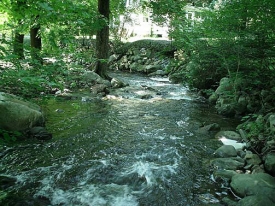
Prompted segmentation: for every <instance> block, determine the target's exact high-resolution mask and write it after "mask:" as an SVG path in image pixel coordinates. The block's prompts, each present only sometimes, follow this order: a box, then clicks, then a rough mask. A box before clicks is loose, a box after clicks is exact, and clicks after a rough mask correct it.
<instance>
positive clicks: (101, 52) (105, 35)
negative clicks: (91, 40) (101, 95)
mask: <svg viewBox="0 0 275 206" xmlns="http://www.w3.org/2000/svg"><path fill="white" fill-rule="evenodd" d="M98 11H99V14H100V15H102V18H104V19H105V20H106V21H107V22H104V25H103V27H102V28H101V29H100V30H99V31H97V34H96V57H97V64H96V68H95V72H96V73H97V74H99V75H100V76H101V77H102V78H104V79H108V80H110V79H111V78H110V77H109V76H108V74H107V69H108V58H109V25H108V24H109V14H110V0H98ZM102 21H103V20H102Z"/></svg>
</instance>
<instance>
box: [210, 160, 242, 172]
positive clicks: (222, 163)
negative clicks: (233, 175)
mask: <svg viewBox="0 0 275 206" xmlns="http://www.w3.org/2000/svg"><path fill="white" fill-rule="evenodd" d="M210 165H211V166H213V167H214V168H216V169H220V170H222V169H224V170H238V169H243V167H244V165H245V162H244V160H243V159H242V158H239V157H231V158H230V157H227V158H216V159H213V160H211V161H210Z"/></svg>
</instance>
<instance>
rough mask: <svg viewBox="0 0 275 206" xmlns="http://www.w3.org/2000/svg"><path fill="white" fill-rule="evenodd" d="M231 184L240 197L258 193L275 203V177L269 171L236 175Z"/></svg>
mask: <svg viewBox="0 0 275 206" xmlns="http://www.w3.org/2000/svg"><path fill="white" fill-rule="evenodd" d="M230 186H231V188H232V189H233V191H234V192H235V193H236V194H237V195H238V196H240V197H246V196H254V195H258V196H262V197H264V198H265V199H269V200H270V201H269V202H273V204H271V205H274V203H275V196H274V194H275V178H274V177H272V176H271V175H269V174H267V173H256V174H237V175H234V176H233V177H232V180H231V183H230ZM242 205H244V204H242ZM259 205H263V204H259ZM269 205H270V204H269Z"/></svg>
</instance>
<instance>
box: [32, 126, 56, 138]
mask: <svg viewBox="0 0 275 206" xmlns="http://www.w3.org/2000/svg"><path fill="white" fill-rule="evenodd" d="M29 133H30V136H31V137H33V138H36V139H38V140H49V139H52V134H51V133H49V132H48V131H47V130H46V128H45V127H33V128H31V129H30V132H29Z"/></svg>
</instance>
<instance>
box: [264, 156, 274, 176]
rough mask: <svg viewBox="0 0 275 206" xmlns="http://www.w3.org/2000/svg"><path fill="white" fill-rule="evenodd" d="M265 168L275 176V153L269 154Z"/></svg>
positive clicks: (265, 160) (266, 157)
mask: <svg viewBox="0 0 275 206" xmlns="http://www.w3.org/2000/svg"><path fill="white" fill-rule="evenodd" d="M264 167H265V169H266V171H267V172H269V173H270V174H272V175H275V153H274V152H271V153H269V154H267V155H266V156H265V158H264Z"/></svg>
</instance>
